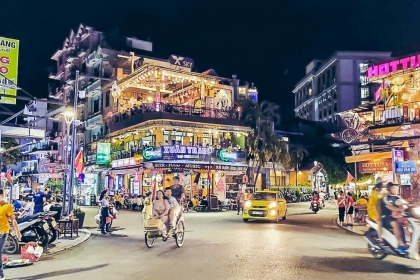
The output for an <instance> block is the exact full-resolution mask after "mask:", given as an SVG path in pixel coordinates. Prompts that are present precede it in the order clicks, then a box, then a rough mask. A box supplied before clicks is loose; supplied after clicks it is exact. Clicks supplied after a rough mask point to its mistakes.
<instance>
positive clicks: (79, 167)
mask: <svg viewBox="0 0 420 280" xmlns="http://www.w3.org/2000/svg"><path fill="white" fill-rule="evenodd" d="M74 168H76V171H77V173H79V174H80V173H83V170H84V169H85V161H84V160H83V151H82V150H81V151H80V152H79V153H78V154H77V156H76V158H75V159H74Z"/></svg>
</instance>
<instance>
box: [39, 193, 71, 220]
mask: <svg viewBox="0 0 420 280" xmlns="http://www.w3.org/2000/svg"><path fill="white" fill-rule="evenodd" d="M45 197H46V196H45V193H44V192H43V191H42V188H41V187H38V189H37V192H36V193H35V195H34V203H35V205H34V214H37V213H41V212H44V204H45V202H46V198H45ZM70 203H71V202H70Z"/></svg>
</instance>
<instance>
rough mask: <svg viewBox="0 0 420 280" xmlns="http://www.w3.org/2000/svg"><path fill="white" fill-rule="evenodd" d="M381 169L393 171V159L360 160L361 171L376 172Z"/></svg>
mask: <svg viewBox="0 0 420 280" xmlns="http://www.w3.org/2000/svg"><path fill="white" fill-rule="evenodd" d="M380 171H392V159H390V158H387V159H382V160H376V161H365V162H359V172H360V173H374V172H380Z"/></svg>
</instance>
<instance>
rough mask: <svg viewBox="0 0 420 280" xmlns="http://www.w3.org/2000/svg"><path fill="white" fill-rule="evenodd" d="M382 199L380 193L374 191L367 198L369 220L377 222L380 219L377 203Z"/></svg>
mask: <svg viewBox="0 0 420 280" xmlns="http://www.w3.org/2000/svg"><path fill="white" fill-rule="evenodd" d="M381 199H382V195H381V191H380V190H377V189H374V190H373V191H372V193H371V195H370V197H369V202H368V204H367V212H368V216H369V218H370V219H371V220H373V221H377V220H378V218H379V217H380V213H378V208H379V205H378V203H379V202H380V200H381Z"/></svg>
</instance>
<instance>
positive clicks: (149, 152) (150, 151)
mask: <svg viewBox="0 0 420 280" xmlns="http://www.w3.org/2000/svg"><path fill="white" fill-rule="evenodd" d="M142 154H143V158H144V159H145V160H154V159H161V158H162V150H161V149H155V148H153V147H150V148H146V149H144V150H143V153H142Z"/></svg>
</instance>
